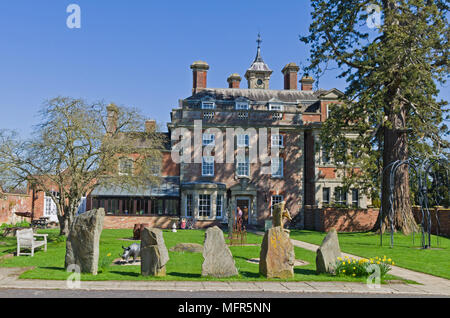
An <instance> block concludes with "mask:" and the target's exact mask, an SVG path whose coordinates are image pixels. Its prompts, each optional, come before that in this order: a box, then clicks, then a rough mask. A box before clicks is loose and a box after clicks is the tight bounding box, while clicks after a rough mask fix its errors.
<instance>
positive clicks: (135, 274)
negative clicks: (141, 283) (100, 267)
mask: <svg viewBox="0 0 450 318" xmlns="http://www.w3.org/2000/svg"><path fill="white" fill-rule="evenodd" d="M107 273H111V274H117V275H123V276H132V277H139V276H141V273H135V272H119V271H107Z"/></svg>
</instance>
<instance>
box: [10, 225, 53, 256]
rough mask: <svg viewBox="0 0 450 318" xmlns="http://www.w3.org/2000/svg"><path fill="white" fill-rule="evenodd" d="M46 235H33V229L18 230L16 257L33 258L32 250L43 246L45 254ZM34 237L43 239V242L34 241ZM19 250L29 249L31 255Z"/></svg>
mask: <svg viewBox="0 0 450 318" xmlns="http://www.w3.org/2000/svg"><path fill="white" fill-rule="evenodd" d="M47 236H48V235H47V234H34V232H33V229H24V230H18V231H17V232H16V238H17V256H20V255H31V256H34V249H35V248H38V247H41V246H44V251H45V252H47ZM36 237H43V238H44V240H43V241H42V240H39V241H38V240H36ZM21 249H29V250H31V253H23V252H20V250H21Z"/></svg>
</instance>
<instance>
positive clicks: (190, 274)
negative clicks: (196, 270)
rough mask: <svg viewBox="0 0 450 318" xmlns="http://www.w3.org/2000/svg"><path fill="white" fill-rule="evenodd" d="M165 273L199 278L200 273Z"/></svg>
mask: <svg viewBox="0 0 450 318" xmlns="http://www.w3.org/2000/svg"><path fill="white" fill-rule="evenodd" d="M167 275H170V276H175V277H185V278H201V277H202V275H201V274H192V273H178V272H170V273H167Z"/></svg>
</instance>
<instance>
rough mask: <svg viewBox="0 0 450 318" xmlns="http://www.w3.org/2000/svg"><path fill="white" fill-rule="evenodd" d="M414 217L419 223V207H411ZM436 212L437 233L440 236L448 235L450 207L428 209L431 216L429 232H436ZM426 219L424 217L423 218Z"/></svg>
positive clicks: (449, 229) (420, 219)
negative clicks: (437, 218) (438, 225)
mask: <svg viewBox="0 0 450 318" xmlns="http://www.w3.org/2000/svg"><path fill="white" fill-rule="evenodd" d="M424 212H425V213H427V212H426V211H424ZM413 213H414V218H415V219H416V222H417V224H420V222H421V221H422V212H421V211H420V207H413ZM436 213H438V217H439V224H440V227H439V234H440V235H442V236H447V237H450V209H449V208H443V207H435V208H432V209H430V216H431V233H432V234H437V220H436ZM425 220H426V219H425Z"/></svg>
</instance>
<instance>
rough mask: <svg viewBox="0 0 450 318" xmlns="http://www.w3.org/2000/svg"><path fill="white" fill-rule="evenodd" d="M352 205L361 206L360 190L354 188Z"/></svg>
mask: <svg viewBox="0 0 450 318" xmlns="http://www.w3.org/2000/svg"><path fill="white" fill-rule="evenodd" d="M352 207H354V208H357V207H359V191H358V189H352Z"/></svg>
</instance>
